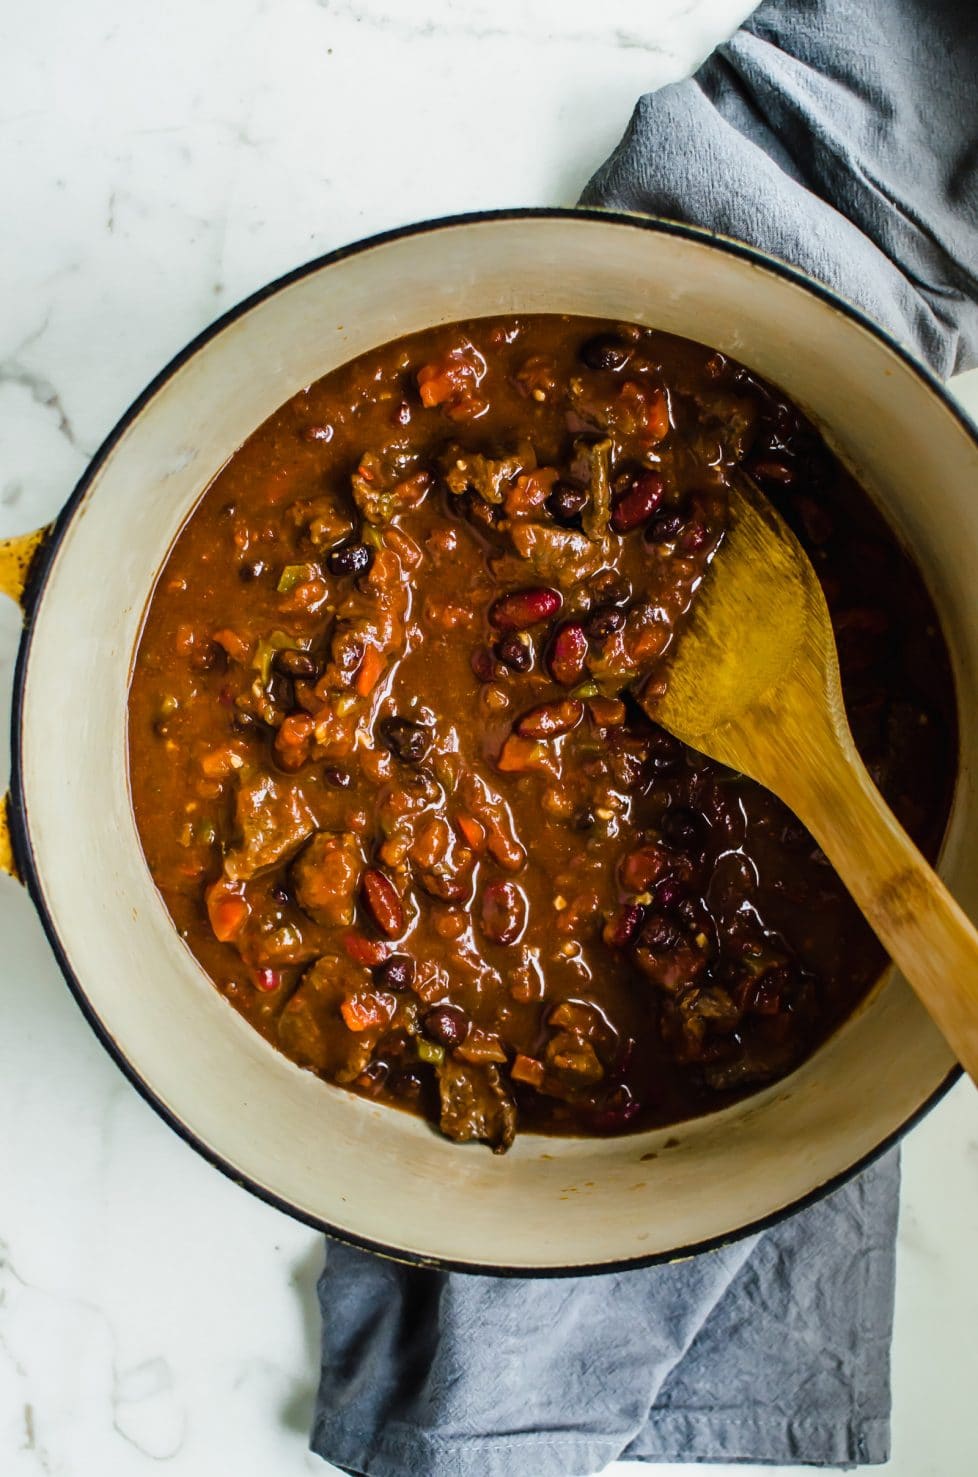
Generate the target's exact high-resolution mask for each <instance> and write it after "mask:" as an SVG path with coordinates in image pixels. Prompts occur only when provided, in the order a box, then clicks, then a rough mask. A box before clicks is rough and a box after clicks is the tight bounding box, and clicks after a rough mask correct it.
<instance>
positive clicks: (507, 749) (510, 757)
mask: <svg viewBox="0 0 978 1477" xmlns="http://www.w3.org/2000/svg"><path fill="white" fill-rule="evenodd" d="M496 763H497V764H498V766H499V768H500V769H501V770H502V771H503V773H504V774H519V773H521V772H522V771H523V770H524V769H542V770H544V771H545V772H546V773H548V774H549V773H552V772H553V769H554V764H553V760H552V759H551V758H550V757H549V756H548V752H547V745H546V744H542V743H540V742H538V740H536V739H528V738H521V737H520V735H519V734H516V733H511V734H510V735H509V737H508V738H507V740H506V742H505V743H504V744H503V747H502V749H501V750H500V753H499V758H498V759H497V761H496Z"/></svg>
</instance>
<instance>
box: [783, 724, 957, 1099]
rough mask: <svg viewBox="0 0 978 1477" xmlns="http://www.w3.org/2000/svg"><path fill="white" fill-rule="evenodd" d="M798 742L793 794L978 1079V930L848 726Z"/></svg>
mask: <svg viewBox="0 0 978 1477" xmlns="http://www.w3.org/2000/svg"><path fill="white" fill-rule="evenodd" d="M827 738H828V736H827V735H824V736H823V740H824V739H827ZM799 747H800V748H801V750H802V752H801V753H799V754H798V759H799V760H800V761H801V762H800V763H799V764H798V766H797V767H796V769H795V772H794V776H793V779H792V782H791V785H790V789H791V792H792V793H791V795H790V798H789V796H788V795H787V794H785V795H784V798H785V799H786V800H788V803H789V804H790V805H791V806H792V808H793V809H794V811H795V813H796V814H797V815H798V816H799V818H800V819H801V820H802V821H803V822H804V823H805V825H806V826H807V827H808V829H809V830H810V831H811V833H812V835H813V836H814V837H815V839H816V841H817V842H818V844H819V845H820V846H821V848H822V850H823V851H824V852H825V855H826V856H827V857H828V859H829V861H830V862H831V863H832V865H833V866H834V867H835V869H836V871H837V872H838V873H839V876H840V877H841V878H842V880H843V882H845V884H846V886H847V887H848V889H849V891H850V893H851V894H852V896H853V898H854V900H855V902H856V903H857V904H858V906H859V908H860V909H861V910H862V912H863V913H864V914H865V916H866V919H867V921H868V922H869V924H870V925H871V927H872V928H873V930H874V932H875V933H876V936H877V937H878V938H879V940H880V943H881V944H882V945H883V947H884V948H885V949H886V951H887V953H888V954H889V955H890V957H891V959H892V960H893V962H894V963H895V964H896V965H897V967H898V968H899V969H900V971H901V973H902V974H903V975H904V976H905V978H906V979H907V980H908V981H909V983H910V984H911V985H912V986H913V988H914V989H915V990H916V992H917V994H918V995H919V997H920V1000H921V1002H922V1003H923V1005H925V1006H926V1008H927V1010H928V1011H929V1012H930V1014H931V1016H932V1017H933V1019H934V1022H935V1024H936V1025H937V1026H938V1028H939V1030H940V1031H941V1033H942V1034H943V1036H944V1038H945V1040H946V1041H947V1043H948V1045H949V1046H950V1048H951V1050H952V1051H953V1052H954V1054H955V1056H956V1057H957V1058H958V1061H959V1062H960V1063H961V1065H962V1066H963V1067H964V1068H965V1070H966V1071H967V1073H968V1074H969V1076H970V1077H971V1078H972V1080H973V1081H974V1082H976V1083H978V930H976V929H975V926H974V924H973V923H972V922H971V921H970V919H969V918H968V917H967V915H966V914H965V912H964V911H963V909H962V908H961V907H960V906H959V905H958V904H957V903H956V902H955V900H954V898H953V897H952V896H951V894H950V893H949V892H948V890H947V888H946V887H945V886H944V884H943V882H942V881H941V880H940V878H939V877H938V876H937V873H936V872H935V871H934V870H933V868H931V867H930V866H928V864H927V862H926V861H925V860H924V858H923V857H922V856H921V854H920V852H919V851H918V850H917V848H916V846H915V845H914V844H913V842H912V841H911V840H910V837H909V836H908V835H907V833H906V831H904V829H903V827H902V826H901V825H900V823H899V821H898V820H897V819H896V817H895V816H894V814H893V812H892V811H891V810H890V808H889V806H888V805H887V803H886V801H885V800H884V799H883V797H882V795H881V794H880V792H879V790H878V789H877V788H876V786H875V785H874V784H873V781H872V779H871V778H870V776H869V773H868V772H867V770H866V766H865V765H864V764H863V762H862V760H861V759H860V757H859V755H858V753H857V752H856V748H855V745H854V744H853V743H852V739H851V736H850V735H849V733H848V730H846V731H845V733H844V734H840V733H839V731H838V730H837V729H835V728H834V729H833V732H832V739H831V740H829V741H823V742H822V743H820V744H819V745H818V746H817V749H815V748H809V747H808V745H805V744H802V745H800V746H799ZM806 750H807V752H806ZM806 761H807V762H806Z"/></svg>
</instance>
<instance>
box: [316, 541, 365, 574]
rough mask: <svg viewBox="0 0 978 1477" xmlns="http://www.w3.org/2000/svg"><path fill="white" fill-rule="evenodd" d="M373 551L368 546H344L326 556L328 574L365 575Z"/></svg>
mask: <svg viewBox="0 0 978 1477" xmlns="http://www.w3.org/2000/svg"><path fill="white" fill-rule="evenodd" d="M373 558H374V551H373V549H371V547H370V545H369V544H344V545H343V547H342V548H339V549H332V550H331V551H330V553H329V554H328V555H327V556H326V563H327V565H328V566H329V572H330V574H337V575H342V574H366V572H367V570H368V569H369V568H370V566H371V564H372V563H373Z"/></svg>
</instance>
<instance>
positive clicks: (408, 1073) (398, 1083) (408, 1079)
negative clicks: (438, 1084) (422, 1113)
mask: <svg viewBox="0 0 978 1477" xmlns="http://www.w3.org/2000/svg"><path fill="white" fill-rule="evenodd" d="M388 1085H389V1087H390V1090H391V1092H392V1093H393V1094H394V1096H395V1097H400V1098H415V1097H418V1095H419V1094H420V1092H421V1089H422V1087H423V1086H424V1079H423V1078H422V1076H421V1072H420V1071H419V1069H418V1068H417V1067H408V1068H406V1069H403V1070H402V1071H399V1072H392V1073H391V1076H390V1078H389V1082H388Z"/></svg>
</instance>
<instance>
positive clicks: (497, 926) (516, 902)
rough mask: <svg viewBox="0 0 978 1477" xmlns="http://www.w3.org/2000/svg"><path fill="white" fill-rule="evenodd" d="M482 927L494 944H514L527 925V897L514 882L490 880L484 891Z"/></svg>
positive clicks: (481, 916)
mask: <svg viewBox="0 0 978 1477" xmlns="http://www.w3.org/2000/svg"><path fill="white" fill-rule="evenodd" d="M480 927H481V929H482V932H483V933H484V934H485V936H486V938H487V939H488V940H489V942H490V943H492V944H513V943H515V942H516V940H517V939H518V938H519V936H520V934H521V933H522V932H523V929H524V928H525V927H526V899H525V898H524V896H523V894H522V893H521V892H520V890H519V888H518V887H516V886H515V885H514V884H513V883H512V882H490V883H488V884H487V885H486V887H485V889H484V890H483V893H482V907H481V915H480Z"/></svg>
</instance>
